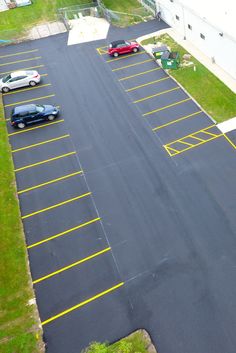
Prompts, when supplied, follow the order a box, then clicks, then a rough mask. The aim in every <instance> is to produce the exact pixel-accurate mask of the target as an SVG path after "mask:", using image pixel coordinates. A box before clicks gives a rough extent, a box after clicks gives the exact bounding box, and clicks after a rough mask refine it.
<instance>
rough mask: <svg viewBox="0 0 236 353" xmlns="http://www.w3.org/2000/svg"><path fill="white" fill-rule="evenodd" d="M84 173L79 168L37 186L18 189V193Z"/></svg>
mask: <svg viewBox="0 0 236 353" xmlns="http://www.w3.org/2000/svg"><path fill="white" fill-rule="evenodd" d="M82 173H83V171H82V170H79V171H78V172H75V173H71V174H67V175H64V176H62V177H60V178H56V179H52V180H49V181H47V182H45V183H42V184H38V185H35V186H31V187H30V188H27V189H24V190H21V191H18V195H21V194H24V193H25V192H28V191H31V190H35V189H39V188H41V187H43V186H46V185H50V184H54V183H56V182H58V181H61V180H65V179H69V178H71V177H73V176H75V175H79V174H82Z"/></svg>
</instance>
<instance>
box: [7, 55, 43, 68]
mask: <svg viewBox="0 0 236 353" xmlns="http://www.w3.org/2000/svg"><path fill="white" fill-rule="evenodd" d="M38 59H42V56H36V57H34V58H29V59H23V60H17V61H11V62H9V63H4V64H0V66H6V65H12V64H17V63H22V62H25V61H31V60H38ZM18 71H20V70H18Z"/></svg>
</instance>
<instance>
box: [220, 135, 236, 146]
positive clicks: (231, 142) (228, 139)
mask: <svg viewBox="0 0 236 353" xmlns="http://www.w3.org/2000/svg"><path fill="white" fill-rule="evenodd" d="M223 136H224V137H225V138H226V140H227V141H228V142H229V143H230V144H231V146H233V148H234V149H236V146H235V144H234V143H233V141H231V140H230V138H229V137H228V136H227V135H226V133H225V134H223Z"/></svg>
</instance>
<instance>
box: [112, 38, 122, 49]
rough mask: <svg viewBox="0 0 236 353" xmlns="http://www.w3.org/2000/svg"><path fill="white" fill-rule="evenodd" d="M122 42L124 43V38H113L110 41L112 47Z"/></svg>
mask: <svg viewBox="0 0 236 353" xmlns="http://www.w3.org/2000/svg"><path fill="white" fill-rule="evenodd" d="M123 43H125V40H124V39H120V40H114V41H113V42H111V45H112V46H113V47H115V46H116V45H118V44H123Z"/></svg>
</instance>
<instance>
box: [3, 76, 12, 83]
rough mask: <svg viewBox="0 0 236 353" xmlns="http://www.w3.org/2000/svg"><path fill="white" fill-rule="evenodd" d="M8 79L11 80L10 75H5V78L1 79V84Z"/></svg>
mask: <svg viewBox="0 0 236 353" xmlns="http://www.w3.org/2000/svg"><path fill="white" fill-rule="evenodd" d="M10 78H11V75H7V76H5V77H3V79H2V82H4V83H5V82H7V81H8V80H10Z"/></svg>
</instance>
